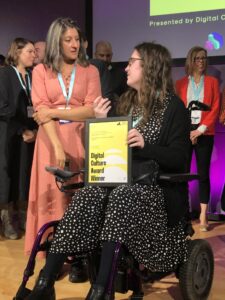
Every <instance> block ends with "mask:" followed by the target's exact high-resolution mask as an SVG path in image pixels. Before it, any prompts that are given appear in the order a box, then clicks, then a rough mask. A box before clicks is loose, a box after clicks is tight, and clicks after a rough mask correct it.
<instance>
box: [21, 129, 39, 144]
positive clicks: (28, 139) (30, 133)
mask: <svg viewBox="0 0 225 300" xmlns="http://www.w3.org/2000/svg"><path fill="white" fill-rule="evenodd" d="M36 135H37V131H36V130H28V129H26V130H24V132H23V134H22V137H23V141H24V142H25V143H33V142H34V141H35V139H36Z"/></svg>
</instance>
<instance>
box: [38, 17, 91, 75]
mask: <svg viewBox="0 0 225 300" xmlns="http://www.w3.org/2000/svg"><path fill="white" fill-rule="evenodd" d="M68 28H75V29H76V30H77V32H78V34H79V39H80V40H81V31H80V29H79V27H78V26H77V25H76V23H75V22H74V21H73V20H72V19H70V18H58V19H56V20H55V21H54V22H53V23H52V24H51V25H50V28H49V30H48V33H47V38H46V52H45V58H44V64H45V65H47V66H48V67H49V68H51V69H52V70H53V71H55V72H59V71H60V64H61V62H62V49H61V39H62V36H63V34H64V33H65V32H66V30H67V29H68ZM77 62H78V63H79V64H80V65H82V66H84V67H86V66H88V65H89V63H88V61H87V60H86V57H85V52H84V50H83V48H82V46H81V47H80V49H79V53H78V59H77Z"/></svg>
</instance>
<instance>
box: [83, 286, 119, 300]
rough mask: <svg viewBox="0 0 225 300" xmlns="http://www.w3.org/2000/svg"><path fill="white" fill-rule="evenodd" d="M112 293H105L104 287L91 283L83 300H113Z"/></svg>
mask: <svg viewBox="0 0 225 300" xmlns="http://www.w3.org/2000/svg"><path fill="white" fill-rule="evenodd" d="M113 299H114V294H113V295H108V294H106V293H105V288H104V287H103V286H101V285H98V284H93V285H92V286H91V288H90V290H89V292H88V294H87V297H86V298H85V300H113Z"/></svg>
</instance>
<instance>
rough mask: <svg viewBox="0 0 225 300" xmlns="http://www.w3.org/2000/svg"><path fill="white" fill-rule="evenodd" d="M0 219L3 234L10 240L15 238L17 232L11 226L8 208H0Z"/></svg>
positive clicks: (17, 236) (17, 235) (16, 237)
mask: <svg viewBox="0 0 225 300" xmlns="http://www.w3.org/2000/svg"><path fill="white" fill-rule="evenodd" d="M1 221H2V230H3V234H4V236H5V237H6V238H8V239H10V240H17V239H18V238H19V234H18V232H17V231H16V229H15V228H14V226H13V223H12V216H11V214H10V212H9V210H8V209H2V210H1Z"/></svg>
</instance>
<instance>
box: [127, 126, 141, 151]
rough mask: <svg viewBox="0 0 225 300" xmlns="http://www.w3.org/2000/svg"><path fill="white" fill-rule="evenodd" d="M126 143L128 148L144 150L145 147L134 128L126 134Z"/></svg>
mask: <svg viewBox="0 0 225 300" xmlns="http://www.w3.org/2000/svg"><path fill="white" fill-rule="evenodd" d="M127 143H128V145H129V146H130V147H139V148H144V145H145V141H144V138H143V136H142V135H141V134H140V132H139V131H138V130H137V129H135V128H133V129H131V130H130V131H129V132H128V137H127Z"/></svg>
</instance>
